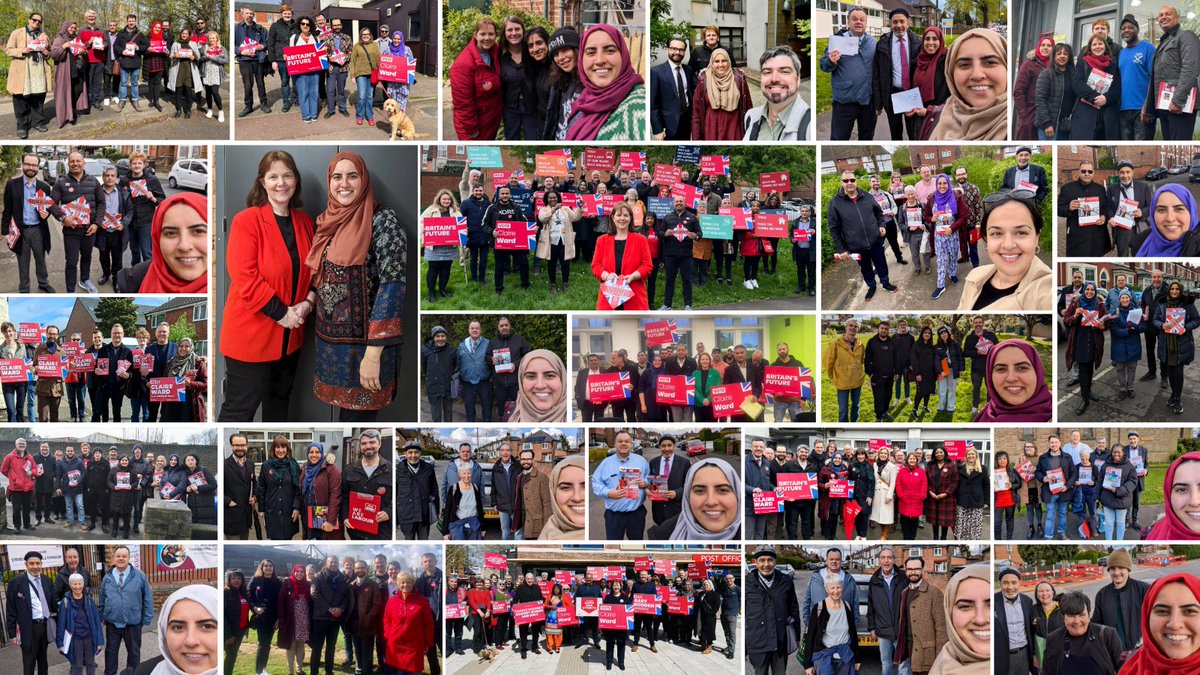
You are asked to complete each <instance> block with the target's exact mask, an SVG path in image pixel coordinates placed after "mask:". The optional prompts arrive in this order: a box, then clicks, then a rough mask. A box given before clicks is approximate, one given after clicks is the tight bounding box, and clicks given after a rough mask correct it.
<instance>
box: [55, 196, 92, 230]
mask: <svg viewBox="0 0 1200 675" xmlns="http://www.w3.org/2000/svg"><path fill="white" fill-rule="evenodd" d="M62 211H63V216H64V217H65V216H70V217H72V218H74V219H75V224H76V225H91V224H92V207H91V206H89V205H88V203H87V200H86V199H84V198H83V197H80V198H79V199H76V200H75V201H73V202H67V203H66V204H63V206H62Z"/></svg>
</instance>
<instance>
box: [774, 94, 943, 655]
mask: <svg viewBox="0 0 1200 675" xmlns="http://www.w3.org/2000/svg"><path fill="white" fill-rule="evenodd" d="M832 119H833V111H832V110H830V111H827V112H823V113H821V114H819V115H817V138H818V139H819V140H822V141H827V140H829V134H830V131H831V129H832V126H831V125H832V122H831V120H832ZM917 125H918V126H917V130H918V131H920V122H918V123H917ZM846 140H849V141H857V140H858V125H855V126H854V131H852V132H851V133H850V138H848V139H846ZM870 140H871V141H872V142H875V143H886V142H887V141H891V140H898V141H903V140H904V139H903V138H898V139H893V138H892V128H891V126H890V125H889V124H888V117H887V113H886V112H884V113H883V114H881V115H879V116H877V117H876V118H875V135H874V137H873V138H872V139H870ZM914 140H917V139H913V138H910V139H908V141H909V142H910V143H911V142H912V141H914ZM788 672H789V673H790V672H791V670H790V669H789V670H788Z"/></svg>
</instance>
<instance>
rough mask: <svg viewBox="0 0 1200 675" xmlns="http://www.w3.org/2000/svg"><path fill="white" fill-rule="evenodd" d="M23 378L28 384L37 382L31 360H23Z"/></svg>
mask: <svg viewBox="0 0 1200 675" xmlns="http://www.w3.org/2000/svg"><path fill="white" fill-rule="evenodd" d="M63 377H66V376H65V375H64V376H63ZM25 378H26V379H27V380H29V381H30V382H37V369H36V368H34V367H33V359H25Z"/></svg>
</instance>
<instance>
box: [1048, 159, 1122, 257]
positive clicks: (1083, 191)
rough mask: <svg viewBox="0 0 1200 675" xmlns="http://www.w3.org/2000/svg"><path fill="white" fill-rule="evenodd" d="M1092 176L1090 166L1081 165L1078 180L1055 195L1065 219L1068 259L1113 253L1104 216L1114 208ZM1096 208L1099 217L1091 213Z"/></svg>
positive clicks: (1093, 171)
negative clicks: (1081, 220)
mask: <svg viewBox="0 0 1200 675" xmlns="http://www.w3.org/2000/svg"><path fill="white" fill-rule="evenodd" d="M1095 173H1096V170H1095V167H1094V166H1093V165H1092V163H1091V162H1086V161H1085V162H1080V163H1079V179H1078V180H1073V181H1071V182H1070V183H1067V184H1066V185H1064V186H1062V189H1060V190H1059V192H1058V213H1059V215H1064V214H1065V215H1066V217H1067V251H1066V254H1067V256H1068V257H1097V258H1099V257H1103V256H1104V255H1106V254H1107V253H1108V252H1109V251H1110V250H1111V249H1112V240H1111V239H1110V238H1109V234H1108V221H1107V220H1106V219H1105V217H1104V214H1106V213H1112V212H1113V207H1112V204H1111V202H1109V199H1108V194H1107V193H1106V192H1105V191H1104V186H1103V185H1101V184H1099V183H1096V182H1095V181H1093V180H1092V177H1093V176H1094V175H1095ZM1088 200H1093V201H1088ZM1097 205H1098V208H1099V213H1098V214H1096V213H1092V211H1093V210H1095V209H1096V208H1097ZM1081 218H1082V219H1083V224H1081V223H1080V219H1081Z"/></svg>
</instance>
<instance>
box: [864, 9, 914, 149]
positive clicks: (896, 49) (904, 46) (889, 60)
mask: <svg viewBox="0 0 1200 675" xmlns="http://www.w3.org/2000/svg"><path fill="white" fill-rule="evenodd" d="M910 17H911V15H910V14H909V13H908V10H907V9H905V8H903V7H897V8H896V9H893V10H892V13H891V14H890V15H889V19H890V20H891V24H892V32H890V33H888V34H887V35H885V36H882V37H880V38H879V44H877V45H876V46H875V76H874V77H873V78H872V86H874V87H875V95H874V96H873V97H872V99H873V100H874V102H875V114H876V115H879V114H880V113H881V112H886V113H887V118H888V126H889V127H890V129H891V132H892V140H896V141H899V140H902V139H903V137H904V136H903V134H904V132H905V131H906V130H907V131H908V140H910V141H913V140H917V119H918V118H917V117H915V116H914V117H905V116H904V114H903V113H901V114H896V113H894V112H892V94H895V93H898V92H901V91H907V90H909V89H912V88H913V87H914V86H916V85H915V84H914V83H913V81H912V75H913V71H914V70H915V69H916V66H917V53H918V52H919V51H920V48H921V38H920V36H918V35H917V34H916V33H914V32H913V31H912V30H910V29H909V27H908V22H909V19H910Z"/></svg>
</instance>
